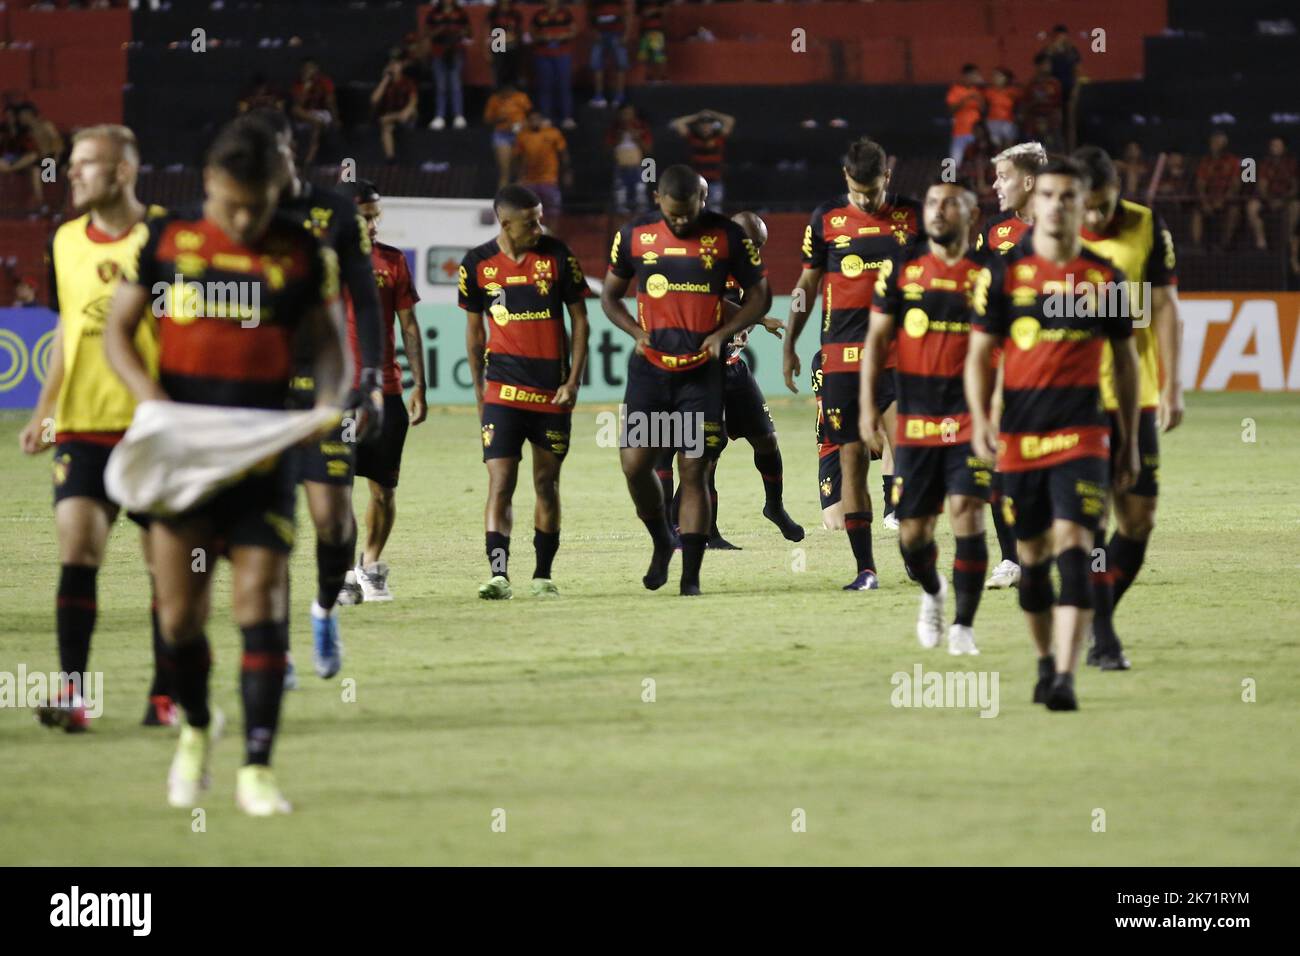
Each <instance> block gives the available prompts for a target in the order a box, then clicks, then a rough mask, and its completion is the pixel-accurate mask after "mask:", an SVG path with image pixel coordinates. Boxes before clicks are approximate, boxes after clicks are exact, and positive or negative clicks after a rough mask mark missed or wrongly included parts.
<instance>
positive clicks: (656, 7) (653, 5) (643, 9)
mask: <svg viewBox="0 0 1300 956" xmlns="http://www.w3.org/2000/svg"><path fill="white" fill-rule="evenodd" d="M667 3H668V0H638V3H637V5H636V6H637V16H638V17H639V18H640V20H641V32H642V33H643V34H644V33H649V32H650V31H651V30H660V31H662V30H663V28H664V7H665V6H666V5H667Z"/></svg>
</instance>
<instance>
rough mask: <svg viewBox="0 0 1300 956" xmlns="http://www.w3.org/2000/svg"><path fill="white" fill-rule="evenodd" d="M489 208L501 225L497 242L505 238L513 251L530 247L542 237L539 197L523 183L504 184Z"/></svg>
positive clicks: (540, 202)
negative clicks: (520, 184) (522, 184)
mask: <svg viewBox="0 0 1300 956" xmlns="http://www.w3.org/2000/svg"><path fill="white" fill-rule="evenodd" d="M492 211H493V212H494V213H496V217H497V222H499V223H500V224H501V234H500V236H498V238H497V242H498V243H501V242H502V241H504V243H505V244H506V245H508V246H509V247H510V248H511V249H515V250H523V249H532V248H533V247H534V246H536V245H537V243H538V241H539V240H540V239H541V238H542V235H543V233H544V230H543V229H542V200H541V197H540V196H538V195H537V193H535V192H533V191H532V190H531V189H529V188H527V187H526V186H519V185H516V184H512V185H509V186H503V187H502V188H501V189H500V190H498V191H497V194H496V196H495V197H494V198H493V200H492ZM507 251H508V250H507Z"/></svg>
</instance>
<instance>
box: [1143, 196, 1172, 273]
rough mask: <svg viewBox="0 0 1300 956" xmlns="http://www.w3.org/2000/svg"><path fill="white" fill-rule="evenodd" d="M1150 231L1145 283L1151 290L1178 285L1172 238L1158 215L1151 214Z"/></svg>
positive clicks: (1167, 227)
mask: <svg viewBox="0 0 1300 956" xmlns="http://www.w3.org/2000/svg"><path fill="white" fill-rule="evenodd" d="M1151 231H1152V232H1153V233H1154V236H1153V237H1152V243H1151V253H1150V255H1148V256H1147V274H1146V281H1147V282H1150V283H1151V287H1152V288H1160V287H1163V286H1171V285H1178V272H1177V265H1178V260H1177V257H1176V255H1175V254H1174V237H1173V234H1172V233H1171V232H1170V231H1169V226H1167V225H1166V224H1165V221H1164V219H1162V218H1161V217H1160V214H1159V213H1155V212H1153V213H1152V214H1151Z"/></svg>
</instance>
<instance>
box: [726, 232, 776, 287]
mask: <svg viewBox="0 0 1300 956" xmlns="http://www.w3.org/2000/svg"><path fill="white" fill-rule="evenodd" d="M727 232H728V234H729V240H728V245H729V246H730V247H731V275H732V276H733V277H734V278H735V280H736V285H737V286H738V287H739V288H740V290H741V292H744V290H746V289H748V288H749V287H750V286H752V285H755V284H756V283H758V282H759V281H761V280H762V279H764V278H765V277H766V276H767V269H766V268H765V267H764V266H763V253H762V250H760V249H759V247H758V246H756V245H754V241H753V240H752V239H750V238H749V236H747V235H745V231H744V230H743V229H741V228H740V226H738V225H736V224H735V223H734V222H732V221H731V220H727Z"/></svg>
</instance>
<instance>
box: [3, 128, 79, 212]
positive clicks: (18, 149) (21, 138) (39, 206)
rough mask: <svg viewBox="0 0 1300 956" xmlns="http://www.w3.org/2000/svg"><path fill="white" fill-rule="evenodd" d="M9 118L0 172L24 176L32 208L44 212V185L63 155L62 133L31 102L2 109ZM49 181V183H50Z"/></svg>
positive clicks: (46, 207) (47, 208)
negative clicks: (50, 171)
mask: <svg viewBox="0 0 1300 956" xmlns="http://www.w3.org/2000/svg"><path fill="white" fill-rule="evenodd" d="M6 112H7V113H8V114H9V116H10V122H9V133H8V138H7V142H6V143H5V145H4V147H3V148H2V149H0V172H3V173H18V174H20V175H25V176H27V177H28V182H29V183H30V184H31V189H32V206H33V208H34V209H36V210H38V211H40V212H41V213H45V212H48V211H49V206H48V204H47V203H46V202H45V182H46V181H47V179H48V178H49V176H50V175H51V174H48V173H47V172H46V171H47V170H54V169H56V168H57V165H58V162H59V158H60V156H62V154H63V134H62V133H60V132H59V128H58V127H57V126H55V125H54V124H53V123H51V122H50V121H49V120H47V119H45V118H44V117H43V116H41V115H40V113H39V112H38V111H37V109H36V107H35V106H33V105H32V104H31V103H17V104H14V105H12V106H11V107H9V108H7V109H6ZM51 181H52V180H51Z"/></svg>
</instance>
